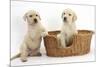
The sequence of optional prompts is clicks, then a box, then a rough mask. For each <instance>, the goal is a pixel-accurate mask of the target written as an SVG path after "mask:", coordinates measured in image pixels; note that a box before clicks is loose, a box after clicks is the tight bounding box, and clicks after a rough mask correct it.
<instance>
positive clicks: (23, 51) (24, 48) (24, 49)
mask: <svg viewBox="0 0 100 67" xmlns="http://www.w3.org/2000/svg"><path fill="white" fill-rule="evenodd" d="M20 52H21V55H20V59H21V61H22V62H26V61H27V56H28V49H27V46H26V44H25V43H24V44H23V45H22V46H21V49H20Z"/></svg>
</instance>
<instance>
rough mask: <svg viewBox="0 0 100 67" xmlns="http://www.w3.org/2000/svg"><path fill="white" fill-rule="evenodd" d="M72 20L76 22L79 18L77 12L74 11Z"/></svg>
mask: <svg viewBox="0 0 100 67" xmlns="http://www.w3.org/2000/svg"><path fill="white" fill-rule="evenodd" d="M72 20H73V22H75V21H76V20H77V16H76V14H75V13H74V15H73V18H72Z"/></svg>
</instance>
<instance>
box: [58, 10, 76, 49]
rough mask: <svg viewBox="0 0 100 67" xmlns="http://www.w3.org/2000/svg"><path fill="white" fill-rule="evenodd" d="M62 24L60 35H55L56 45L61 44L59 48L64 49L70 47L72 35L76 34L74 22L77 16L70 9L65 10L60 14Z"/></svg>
mask: <svg viewBox="0 0 100 67" xmlns="http://www.w3.org/2000/svg"><path fill="white" fill-rule="evenodd" d="M62 20H63V24H62V27H61V32H60V34H58V35H57V37H58V40H59V41H58V43H59V44H61V45H60V47H63V48H65V47H66V46H70V45H71V43H72V38H73V35H75V34H77V30H76V25H75V21H76V20H77V16H76V14H75V13H74V11H72V10H71V9H69V8H68V9H65V10H64V11H63V13H62Z"/></svg>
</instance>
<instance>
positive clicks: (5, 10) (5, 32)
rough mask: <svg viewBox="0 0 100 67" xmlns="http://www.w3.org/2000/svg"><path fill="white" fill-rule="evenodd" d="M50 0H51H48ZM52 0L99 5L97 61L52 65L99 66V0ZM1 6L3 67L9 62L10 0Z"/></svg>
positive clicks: (0, 37)
mask: <svg viewBox="0 0 100 67" xmlns="http://www.w3.org/2000/svg"><path fill="white" fill-rule="evenodd" d="M46 1H49V0H46ZM50 1H52V2H53V1H59V2H69V3H78V4H94V5H97V22H98V23H97V39H98V40H97V44H96V45H97V52H98V53H97V62H93V63H77V64H76V63H75V64H60V65H50V66H52V67H56V66H57V67H61V66H70V67H75V66H77V67H80V66H82V67H84V66H91V67H92V66H93V67H94V66H98V65H99V62H100V60H99V59H100V53H99V51H100V48H99V47H100V46H99V34H100V33H99V12H100V10H99V6H100V5H99V2H98V1H97V0H92V1H91V0H81V1H80V0H74V1H73V0H70V1H65V0H62V1H60V0H50ZM0 4H1V6H0V8H1V10H0V18H1V19H0V21H1V22H0V23H1V24H0V31H1V33H0V34H1V35H0V40H1V41H0V43H1V47H0V50H1V53H0V62H1V64H0V66H1V67H7V66H8V64H9V28H10V26H9V1H5V0H1V2H0ZM46 66H48V67H50V66H49V65H43V67H46Z"/></svg>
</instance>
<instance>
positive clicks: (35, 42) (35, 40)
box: [11, 10, 48, 62]
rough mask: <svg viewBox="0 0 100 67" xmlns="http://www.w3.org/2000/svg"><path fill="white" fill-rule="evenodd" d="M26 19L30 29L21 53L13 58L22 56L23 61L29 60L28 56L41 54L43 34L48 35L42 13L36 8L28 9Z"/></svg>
mask: <svg viewBox="0 0 100 67" xmlns="http://www.w3.org/2000/svg"><path fill="white" fill-rule="evenodd" d="M24 20H25V21H27V23H28V31H27V34H26V35H25V38H24V41H23V43H22V44H21V47H20V53H19V54H18V55H16V56H14V57H13V58H11V60H12V59H15V58H17V57H20V59H21V61H22V62H26V61H27V56H41V53H40V43H41V38H42V36H43V37H44V36H46V35H48V33H47V31H46V30H45V28H44V27H43V26H42V24H41V22H40V20H41V18H40V15H39V13H38V12H36V11H34V10H30V11H28V12H27V13H26V14H25V15H24Z"/></svg>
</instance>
